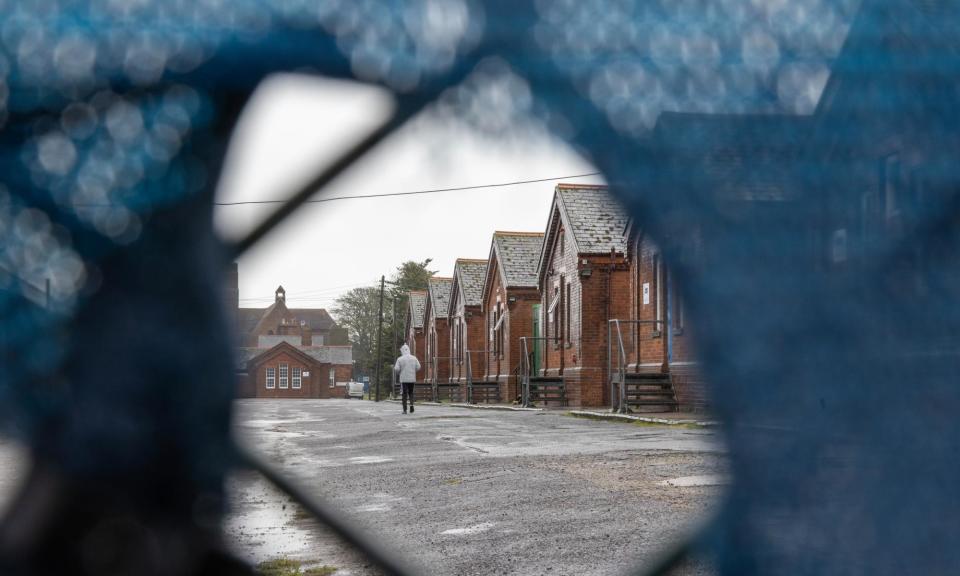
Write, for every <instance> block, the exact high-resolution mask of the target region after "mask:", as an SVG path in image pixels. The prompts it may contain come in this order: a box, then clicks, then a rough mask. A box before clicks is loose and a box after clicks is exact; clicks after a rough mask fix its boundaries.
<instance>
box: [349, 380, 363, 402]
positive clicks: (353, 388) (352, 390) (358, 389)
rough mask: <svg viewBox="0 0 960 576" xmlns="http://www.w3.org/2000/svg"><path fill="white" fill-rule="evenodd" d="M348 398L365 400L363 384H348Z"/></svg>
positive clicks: (351, 382) (352, 382)
mask: <svg viewBox="0 0 960 576" xmlns="http://www.w3.org/2000/svg"><path fill="white" fill-rule="evenodd" d="M347 398H359V399H361V400H363V382H354V381H353V380H351V381H350V382H347Z"/></svg>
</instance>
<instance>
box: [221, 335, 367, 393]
mask: <svg viewBox="0 0 960 576" xmlns="http://www.w3.org/2000/svg"><path fill="white" fill-rule="evenodd" d="M279 338H281V340H280V341H279V342H277V343H276V344H274V345H272V346H270V347H260V348H241V349H240V350H239V354H238V358H237V372H238V378H239V383H238V386H239V389H238V394H237V395H238V396H239V397H241V398H345V397H346V392H347V389H346V385H345V384H346V383H347V382H349V381H350V379H351V377H352V373H353V348H352V347H351V346H304V345H302V343H300V342H302V341H298V340H297V339H296V337H293V336H281V337H279Z"/></svg>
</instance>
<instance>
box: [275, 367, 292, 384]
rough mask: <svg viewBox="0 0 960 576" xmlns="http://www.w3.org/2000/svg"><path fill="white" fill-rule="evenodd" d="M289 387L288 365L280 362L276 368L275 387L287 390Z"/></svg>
mask: <svg viewBox="0 0 960 576" xmlns="http://www.w3.org/2000/svg"><path fill="white" fill-rule="evenodd" d="M289 388H290V365H289V364H287V363H285V362H281V363H280V364H279V365H278V368H277V389H278V390H287V389H289Z"/></svg>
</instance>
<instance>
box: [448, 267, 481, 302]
mask: <svg viewBox="0 0 960 576" xmlns="http://www.w3.org/2000/svg"><path fill="white" fill-rule="evenodd" d="M486 274H487V261H486V260H467V259H466V258H458V259H457V263H456V264H455V265H454V267H453V285H452V288H451V295H450V307H451V309H450V310H449V312H448V314H449V315H451V316H452V315H453V313H454V310H453V309H452V308H453V303H454V302H455V301H456V300H457V298H459V299H460V300H461V301H462V302H463V305H464V306H479V305H480V304H481V302H482V301H483V300H482V298H483V279H484V277H485V276H486Z"/></svg>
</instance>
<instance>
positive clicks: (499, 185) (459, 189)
mask: <svg viewBox="0 0 960 576" xmlns="http://www.w3.org/2000/svg"><path fill="white" fill-rule="evenodd" d="M600 175H601V173H600V172H587V173H586V174H572V175H570V176H555V177H553V178H536V179H533V180H515V181H513V182H498V183H495V184H477V185H474V186H457V187H455V188H433V189H430V190H412V191H409V192H386V193H383V194H366V195H362V196H334V197H332V198H317V199H315V200H306V201H304V203H305V204H320V203H323V202H335V201H337V200H363V199H365V198H388V197H391V196H417V195H421V194H440V193H443V192H462V191H465V190H480V189H483V188H503V187H506V186H518V185H521V184H537V183H540V182H553V181H556V180H570V179H571V178H587V177H589V176H600ZM285 202H286V200H243V201H239V202H214V205H216V206H243V205H249V204H283V203H285Z"/></svg>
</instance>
